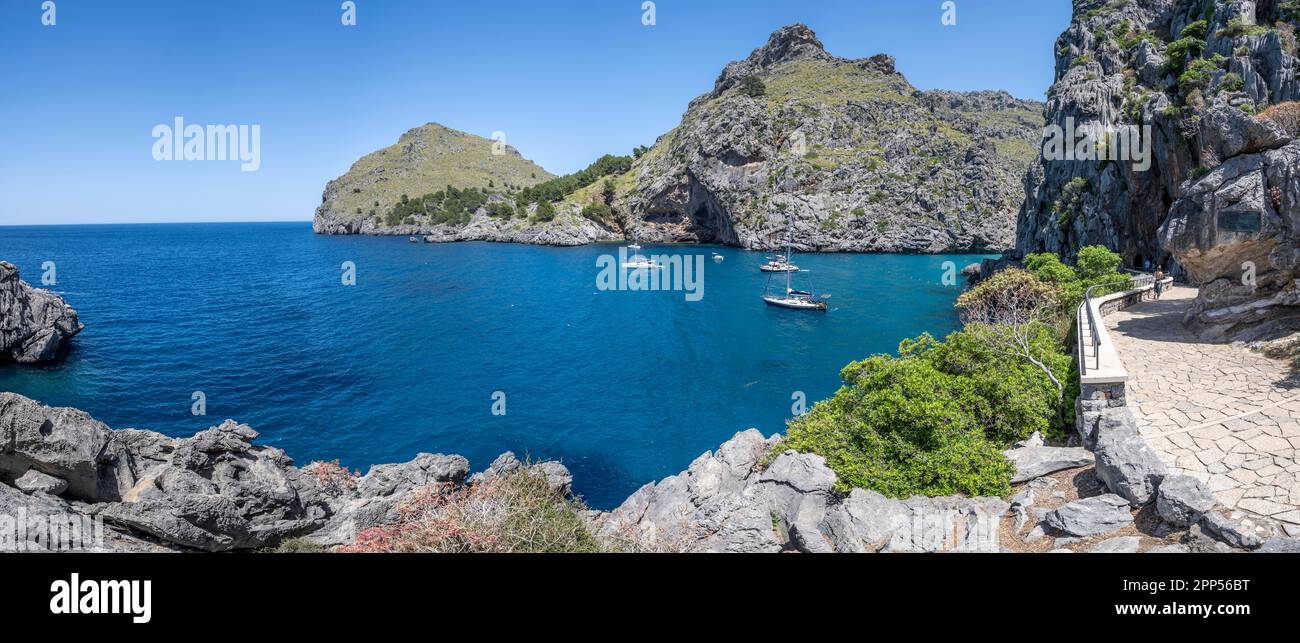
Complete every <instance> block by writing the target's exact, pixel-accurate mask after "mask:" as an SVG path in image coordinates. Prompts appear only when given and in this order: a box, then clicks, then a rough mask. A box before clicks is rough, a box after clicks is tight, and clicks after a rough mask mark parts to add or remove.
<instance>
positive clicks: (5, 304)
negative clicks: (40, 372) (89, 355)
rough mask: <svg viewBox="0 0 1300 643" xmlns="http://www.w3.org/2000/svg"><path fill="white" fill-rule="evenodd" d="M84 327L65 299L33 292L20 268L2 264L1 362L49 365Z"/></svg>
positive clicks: (45, 293)
mask: <svg viewBox="0 0 1300 643" xmlns="http://www.w3.org/2000/svg"><path fill="white" fill-rule="evenodd" d="M82 328H84V326H83V325H82V323H81V321H80V320H78V319H77V311H76V310H73V308H72V307H71V306H69V305H68V304H67V303H66V302H64V301H63V298H62V297H60V296H58V295H56V294H54V293H52V292H50V291H48V290H42V289H39V288H32V287H31V285H29V284H28V283H27V282H25V281H23V280H22V279H20V278H19V276H18V267H17V266H15V265H13V264H11V263H9V262H7V261H0V362H3V361H5V360H7V359H10V360H13V361H15V362H18V363H20V364H33V363H37V362H48V361H50V360H53V359H55V358H56V357H58V355H59V351H60V350H61V349H62V348H63V345H64V343H65V342H66V341H67V340H69V339H72V337H73V336H74V335H76V334H77V333H80V332H81V330H82Z"/></svg>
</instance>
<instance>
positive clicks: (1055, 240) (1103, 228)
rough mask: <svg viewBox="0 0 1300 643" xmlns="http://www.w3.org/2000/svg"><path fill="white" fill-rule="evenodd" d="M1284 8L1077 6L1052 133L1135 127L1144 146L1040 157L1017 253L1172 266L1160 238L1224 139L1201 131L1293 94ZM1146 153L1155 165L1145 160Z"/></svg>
mask: <svg viewBox="0 0 1300 643" xmlns="http://www.w3.org/2000/svg"><path fill="white" fill-rule="evenodd" d="M1284 5H1286V0H1283V1H1281V3H1279V1H1273V0H1266V1H1260V3H1256V1H1251V0H1130V1H1114V0H1075V3H1074V17H1073V19H1071V23H1070V27H1069V29H1067V30H1066V31H1065V32H1063V34H1061V36H1060V38H1058V39H1057V45H1056V68H1057V69H1056V82H1054V84H1053V86H1052V88H1050V90H1049V92H1048V104H1047V123H1048V126H1057V127H1061V129H1062V130H1065V131H1074V132H1082V131H1084V129H1086V127H1099V129H1100V130H1101V131H1106V132H1115V131H1121V130H1126V129H1130V127H1131V129H1132V130H1128V131H1136V132H1139V135H1140V136H1141V139H1140V142H1139V144H1138V145H1136V153H1128V155H1126V153H1123V151H1121V149H1117V148H1114V145H1113V143H1112V140H1114V139H1108V140H1106V143H1100V144H1099V145H1093V148H1096V149H1097V152H1100V153H1099V155H1097V156H1104V157H1102V158H1083V160H1080V157H1078V156H1075V155H1069V156H1067V155H1066V153H1050V155H1049V153H1041V155H1040V157H1039V161H1037V162H1036V164H1035V166H1034V168H1032V169H1031V170H1030V173H1028V175H1027V177H1026V201H1024V208H1023V209H1022V212H1021V214H1019V220H1018V233H1017V253H1019V255H1024V253H1028V252H1043V251H1047V252H1056V253H1060V255H1062V256H1065V257H1066V258H1073V256H1074V255H1075V253H1076V252H1078V251H1079V248H1082V247H1084V246H1091V244H1102V246H1106V247H1110V248H1113V249H1115V251H1118V252H1119V253H1121V255H1122V256H1123V257H1125V261H1126V262H1127V264H1128V265H1132V266H1138V268H1143V266H1145V265H1148V264H1149V265H1151V266H1156V265H1160V264H1166V262H1169V260H1170V258H1171V257H1170V248H1165V247H1162V246H1161V242H1160V235H1158V234H1157V231H1158V229H1160V226H1161V225H1162V223H1164V222H1165V220H1166V218H1167V216H1169V212H1170V208H1171V207H1173V204H1174V201H1177V200H1179V199H1180V197H1182V196H1183V195H1184V182H1186V181H1187V179H1190V178H1199V177H1203V175H1204V173H1205V171H1206V169H1208V168H1212V166H1214V165H1217V164H1218V162H1222V158H1218V157H1217V155H1218V153H1221V152H1217V151H1216V149H1214V148H1216V140H1214V132H1216V130H1214V127H1205V126H1203V122H1205V116H1206V112H1208V109H1213V108H1214V107H1227V108H1231V109H1238V110H1243V112H1247V113H1257V112H1260V110H1262V109H1265V108H1266V107H1268V105H1271V104H1277V103H1283V101H1291V100H1295V99H1296V97H1297V86H1296V82H1295V57H1294V56H1295V39H1294V26H1292V23H1291V22H1288V19H1295V17H1296V16H1292V14H1290V13H1286V12H1284V10H1283V9H1284ZM1079 138H1082V134H1080V135H1079ZM1079 138H1075V139H1074V142H1079ZM1069 142H1070V140H1069V139H1067V143H1069ZM1108 143H1112V148H1110V149H1106V144H1108ZM1080 147H1082V145H1080ZM1143 148H1145V149H1148V151H1149V156H1148V158H1145V161H1149V162H1144V160H1143V158H1140V155H1141V151H1143ZM1238 152H1240V149H1238ZM1174 268H1175V271H1177V266H1174Z"/></svg>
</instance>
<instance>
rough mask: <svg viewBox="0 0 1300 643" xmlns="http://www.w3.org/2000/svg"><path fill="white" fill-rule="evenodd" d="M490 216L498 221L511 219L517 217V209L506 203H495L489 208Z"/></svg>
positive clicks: (489, 205)
mask: <svg viewBox="0 0 1300 643" xmlns="http://www.w3.org/2000/svg"><path fill="white" fill-rule="evenodd" d="M487 211H488V215H489V216H491V217H493V218H496V219H509V218H512V217H514V216H515V209H514V208H513V207H511V206H510V204H509V203H506V202H505V201H493V202H491V203H489V204H488V206H487Z"/></svg>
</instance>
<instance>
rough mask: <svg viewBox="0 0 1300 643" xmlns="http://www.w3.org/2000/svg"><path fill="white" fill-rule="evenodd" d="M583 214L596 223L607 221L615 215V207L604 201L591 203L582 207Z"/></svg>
mask: <svg viewBox="0 0 1300 643" xmlns="http://www.w3.org/2000/svg"><path fill="white" fill-rule="evenodd" d="M582 216H584V217H586V218H588V219H591V220H592V221H595V222H596V223H605V222H607V221H609V220H610V218H611V217H613V216H614V209H613V208H611V207H609V206H608V205H605V204H604V203H590V204H588V205H587V206H585V207H583V208H582Z"/></svg>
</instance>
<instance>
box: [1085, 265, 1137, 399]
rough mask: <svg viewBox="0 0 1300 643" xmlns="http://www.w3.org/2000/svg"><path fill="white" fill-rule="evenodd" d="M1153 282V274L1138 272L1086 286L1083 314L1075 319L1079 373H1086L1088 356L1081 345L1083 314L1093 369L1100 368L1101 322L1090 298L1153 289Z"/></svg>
mask: <svg viewBox="0 0 1300 643" xmlns="http://www.w3.org/2000/svg"><path fill="white" fill-rule="evenodd" d="M1155 284H1156V278H1155V275H1148V274H1144V273H1138V274H1135V275H1134V276H1133V277H1130V278H1129V280H1128V281H1117V282H1114V283H1108V284H1097V285H1096V286H1092V287H1090V288H1088V289H1087V290H1086V291H1084V293H1083V311H1084V314H1081V315H1076V317H1077V318H1078V319H1077V320H1076V323H1077V324H1078V328H1077V332H1078V335H1079V374H1080V375H1087V374H1088V356H1087V354H1086V353H1084V351H1083V347H1084V343H1083V342H1084V337H1083V320H1084V316H1085V315H1086V316H1087V319H1088V335H1089V337H1088V340H1089V341H1088V344H1089V347H1090V348H1092V356H1093V362H1094V366H1093V368H1094V369H1098V368H1101V333H1100V332H1099V331H1098V330H1097V328H1098V327H1097V324H1099V323H1103V322H1102V319H1101V317H1100V311H1098V314H1096V315H1094V314H1093V307H1092V305H1091V302H1092V300H1093V299H1094V298H1096V297H1104V296H1106V295H1111V294H1114V293H1117V292H1138V291H1143V290H1149V289H1153V288H1154V287H1155ZM1103 291H1105V292H1103Z"/></svg>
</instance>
